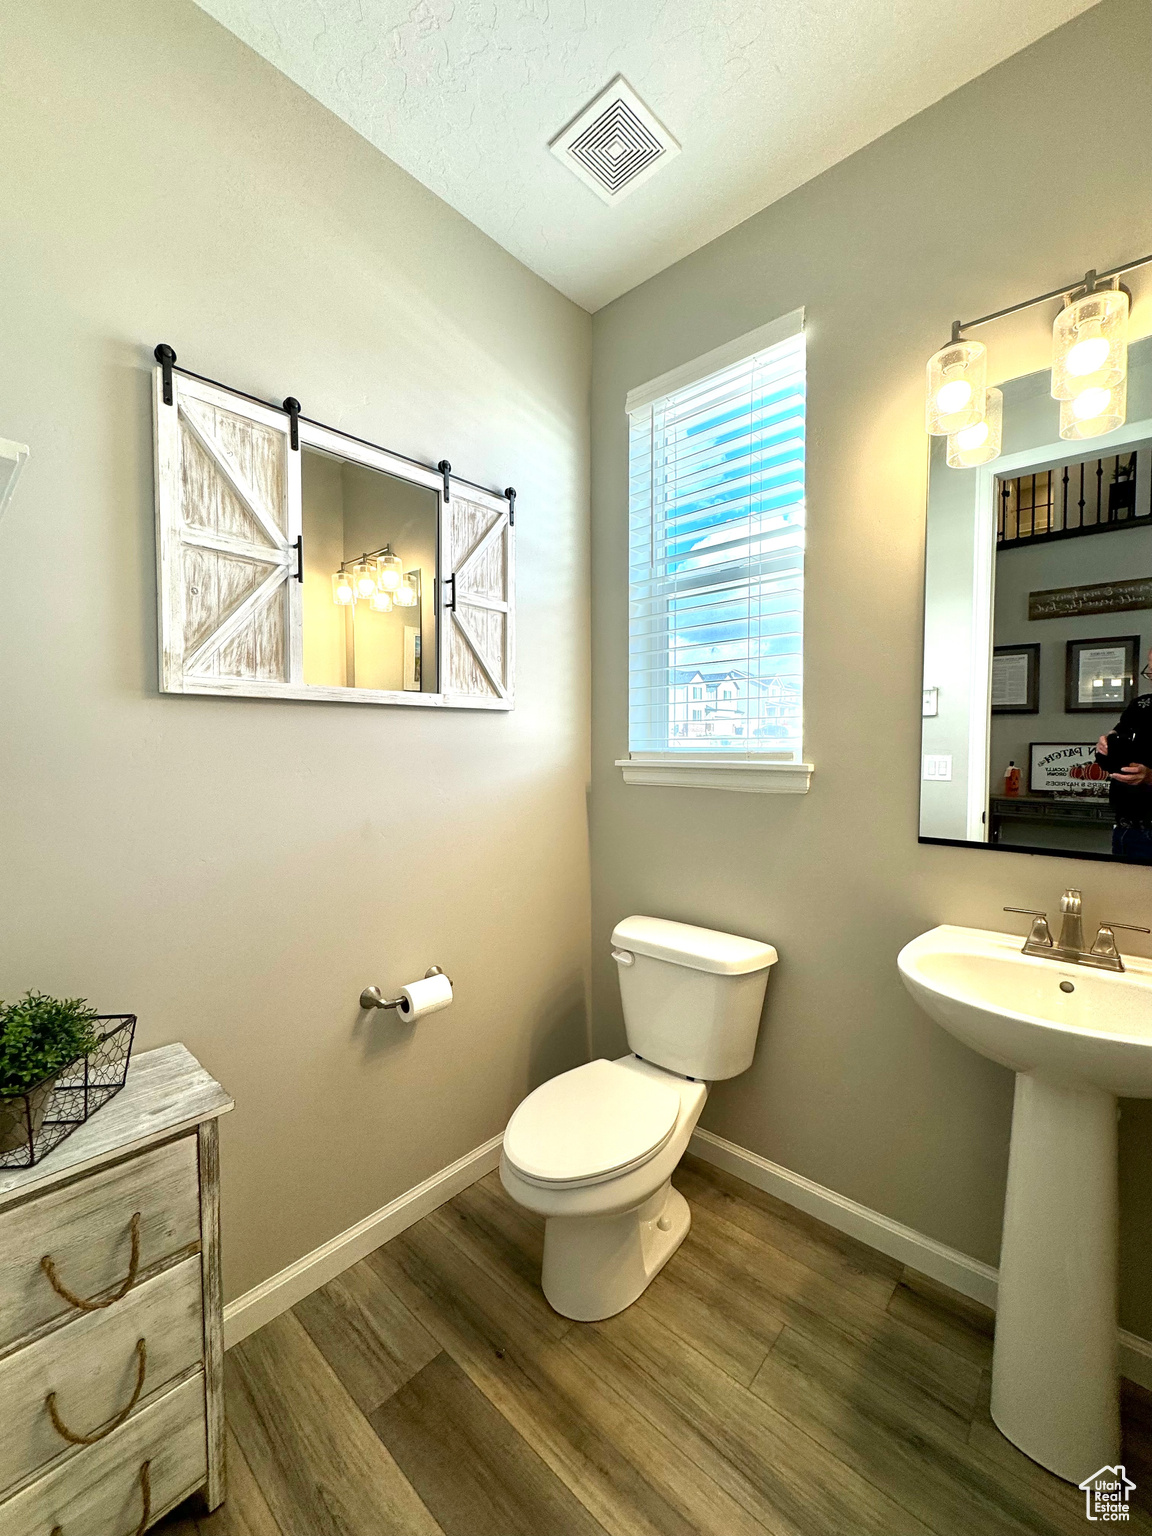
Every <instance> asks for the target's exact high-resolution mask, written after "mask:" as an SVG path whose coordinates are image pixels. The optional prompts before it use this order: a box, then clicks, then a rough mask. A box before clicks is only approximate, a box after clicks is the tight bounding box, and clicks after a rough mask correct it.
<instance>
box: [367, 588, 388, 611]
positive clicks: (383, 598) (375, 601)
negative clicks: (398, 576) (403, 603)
mask: <svg viewBox="0 0 1152 1536" xmlns="http://www.w3.org/2000/svg"><path fill="white" fill-rule="evenodd" d="M368 606H369V608H371V610H372V612H373V613H391V611H392V599H391V598H390V597H389V596H388V594H387V592H381V590H380V588H379V587H375V588H374V589H373V592H372V596H371V597H370V598H369V599H368Z"/></svg>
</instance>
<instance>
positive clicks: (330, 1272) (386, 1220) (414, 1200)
mask: <svg viewBox="0 0 1152 1536" xmlns="http://www.w3.org/2000/svg"><path fill="white" fill-rule="evenodd" d="M503 1140H504V1137H503V1134H501V1135H499V1136H493V1137H491V1138H490V1140H488V1141H486V1142H484V1143H483V1144H482V1145H481V1146H479V1147H475V1148H473V1150H472V1151H471V1152H466V1153H465V1154H464V1156H463V1157H458V1158H457V1159H456V1161H455V1162H454V1163H449V1165H448V1167H447V1168H441V1169H440V1171H439V1172H438V1173H434V1174H432V1176H431V1177H430V1178H427V1179H425V1180H424V1181H423V1183H421V1184H417V1185H416V1186H415V1187H414V1188H412V1189H409V1190H406V1191H405V1193H404V1194H402V1195H398V1196H397V1197H396V1199H395V1200H390V1201H389V1202H388V1204H387V1205H383V1206H381V1207H380V1209H379V1210H378V1211H373V1212H372V1214H371V1215H370V1216H365V1217H364V1218H363V1220H362V1221H358V1222H357V1223H356V1224H355V1226H352V1227H349V1228H348V1229H347V1231H345V1232H339V1233H337V1235H336V1236H335V1237H333V1238H329V1240H328V1241H327V1242H326V1243H321V1245H320V1247H319V1248H314V1249H313V1250H312V1252H311V1253H306V1254H305V1255H304V1256H303V1258H299V1259H297V1260H296V1261H295V1263H292V1264H289V1265H288V1267H287V1268H286V1269H282V1270H280V1272H279V1273H278V1274H275V1275H269V1277H268V1279H267V1280H262V1281H261V1282H260V1284H259V1285H257V1286H254V1287H253V1288H252V1290H250V1291H245V1293H244V1294H243V1296H237V1297H236V1299H235V1300H234V1301H230V1302H229V1303H228V1304H227V1306H226V1307H225V1308H224V1347H225V1349H230V1348H231V1347H232V1345H233V1344H238V1343H239V1342H240V1340H241V1339H246V1338H247V1337H248V1335H249V1334H250V1333H255V1331H256V1329H257V1328H262V1327H263V1325H264V1324H265V1323H269V1322H271V1321H272V1319H273V1318H274V1317H279V1315H280V1313H281V1312H287V1311H288V1309H289V1307H294V1306H295V1305H296V1303H297V1302H298V1301H302V1300H303V1299H304V1297H305V1296H308V1295H310V1294H311V1292H313V1291H314V1290H316V1289H318V1287H320V1286H322V1285H326V1284H327V1283H328V1281H329V1280H332V1279H334V1278H335V1277H336V1276H337V1275H339V1274H341V1273H342V1272H343V1271H344V1270H346V1269H347V1268H348V1267H349V1266H350V1265H352V1264H356V1263H358V1262H359V1260H360V1259H362V1258H364V1257H365V1256H366V1255H367V1254H369V1253H371V1252H372V1250H373V1249H374V1248H379V1247H380V1245H381V1243H386V1242H388V1241H389V1239H390V1238H393V1237H397V1236H398V1235H399V1234H400V1233H401V1232H403V1231H404V1229H405V1227H410V1226H411V1225H412V1224H413V1222H416V1221H419V1220H420V1218H421V1217H422V1216H427V1214H428V1212H429V1211H434V1210H435V1209H436V1207H437V1206H438V1205H443V1204H444V1203H445V1201H447V1200H451V1199H452V1197H453V1196H454V1195H458V1194H459V1193H460V1191H461V1190H462V1189H467V1187H468V1186H469V1184H474V1183H475V1182H476V1180H477V1179H482V1178H483V1177H484V1175H485V1174H486V1173H491V1172H492V1170H493V1169H494V1168H496V1167H498V1166H499V1163H500V1147H501V1144H502V1142H503Z"/></svg>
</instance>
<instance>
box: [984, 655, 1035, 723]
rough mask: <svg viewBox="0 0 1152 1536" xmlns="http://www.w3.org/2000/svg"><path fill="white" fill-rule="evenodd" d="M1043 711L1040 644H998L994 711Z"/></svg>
mask: <svg viewBox="0 0 1152 1536" xmlns="http://www.w3.org/2000/svg"><path fill="white" fill-rule="evenodd" d="M1039 712H1040V645H1039V643H1038V642H1037V643H1036V644H1034V645H997V646H995V647H993V650H992V713H993V714H994V715H1035V714H1039Z"/></svg>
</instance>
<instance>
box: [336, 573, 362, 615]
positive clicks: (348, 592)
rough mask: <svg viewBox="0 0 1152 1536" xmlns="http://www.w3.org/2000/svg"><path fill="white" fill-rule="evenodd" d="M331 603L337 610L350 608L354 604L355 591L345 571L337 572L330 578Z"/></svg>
mask: <svg viewBox="0 0 1152 1536" xmlns="http://www.w3.org/2000/svg"><path fill="white" fill-rule="evenodd" d="M332 601H333V602H334V603H335V604H336V605H337V607H339V608H351V607H353V606H354V605H355V602H356V589H355V588H354V587H353V585H352V578H351V576H349V574H348V572H347V571H337V572H336V574H335V575H334V576H333V577H332Z"/></svg>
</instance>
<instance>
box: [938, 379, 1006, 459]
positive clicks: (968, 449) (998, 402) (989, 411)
mask: <svg viewBox="0 0 1152 1536" xmlns="http://www.w3.org/2000/svg"><path fill="white" fill-rule="evenodd" d="M1003 435H1004V396H1003V395H1002V394H1001V393H1000V391H999V390H998V389H988V390H985V392H984V420H983V421H978V422H977V423H976V425H975V426H974V427H964V428H963V429H962V430H961V431H960V432H953V433H951V434H950V436H949V438H948V462H949V464H950V465H951V466H952V468H953V469H974V468H975V466H976V465H977V464H990V463H991V462H992V460H993V459H998V458H999V457H1000V444H1001V441H1002V439H1003Z"/></svg>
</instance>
